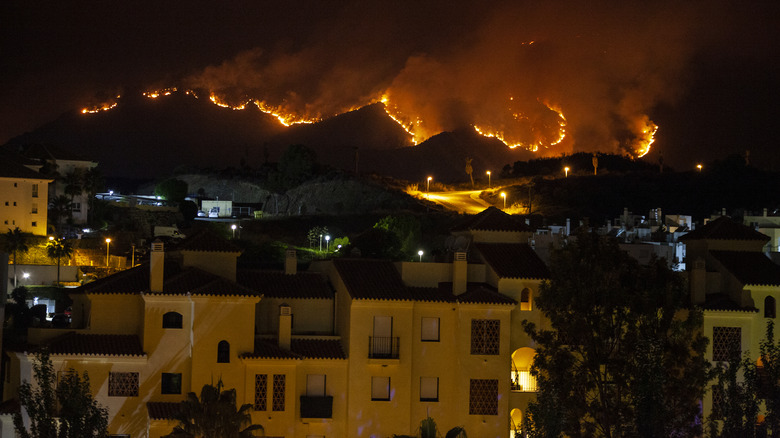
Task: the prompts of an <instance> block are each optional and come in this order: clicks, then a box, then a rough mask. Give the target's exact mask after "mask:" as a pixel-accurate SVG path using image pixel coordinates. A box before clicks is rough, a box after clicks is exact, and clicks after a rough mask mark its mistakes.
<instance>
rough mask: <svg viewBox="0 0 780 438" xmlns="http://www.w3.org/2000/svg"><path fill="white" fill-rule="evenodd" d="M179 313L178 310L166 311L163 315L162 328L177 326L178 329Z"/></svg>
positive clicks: (179, 325)
mask: <svg viewBox="0 0 780 438" xmlns="http://www.w3.org/2000/svg"><path fill="white" fill-rule="evenodd" d="M181 320H182V318H181V313H178V312H168V313H166V314H165V315H163V327H162V328H178V329H180V328H181V326H182V324H181Z"/></svg>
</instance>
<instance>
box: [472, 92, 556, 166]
mask: <svg viewBox="0 0 780 438" xmlns="http://www.w3.org/2000/svg"><path fill="white" fill-rule="evenodd" d="M509 101H510V102H513V101H514V97H510V98H509ZM539 103H541V104H542V105H544V106H545V107H546V108H547V109H548V110H549V111H550V112H552V113H555V116H554V119H555V123H556V125H557V127H556V128H551V127H549V126H548V125H549V123H550V122H549V119H546V120H547V123H545V120H534V121H532V120H530V119H529V117H528V116H527V115H525V114H524V113H523V112H519V111H513V108H512V106H511V103H510V106H509V107H508V108H507V110H508V111H510V113H511V117H508V119H509V122H508V123H507V125H504V129H496V128H493V127H491V126H485V125H482V126H480V125H478V124H474V125H472V126H473V127H474V130H475V131H476V132H477V133H478V134H479V135H482V136H484V137H488V138H496V139H498V140H500V141H501V142H502V143H504V144H505V145H507V146H508V147H509V148H510V149H515V148H518V147H521V148H523V149H527V150H529V151H531V152H537V151H538V150H539V148H548V147H550V146H555V145H557V144H559V143H560V142H562V141H563V139H564V138H566V117H565V116H564V115H563V111H562V110H561V109H560V108H559V107H558V106H557V105H551V104H549V103H547V102H541V101H540V102H539ZM520 122H522V124H524V125H530V127H527V128H525V129H526V130H527V131H529V132H527V133H525V134H526V135H527V136H528V135H530V136H532V137H533V139H532V140H530V141H529V140H522V139H518V138H517V137H521V138H522V134H523V129H521V126H520V125H521V123H520ZM514 125H517V126H514ZM550 131H554V132H555V133H554V137H553V138H550V137H549V135H546V134H548V132H550Z"/></svg>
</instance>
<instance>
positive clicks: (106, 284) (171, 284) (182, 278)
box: [71, 259, 260, 296]
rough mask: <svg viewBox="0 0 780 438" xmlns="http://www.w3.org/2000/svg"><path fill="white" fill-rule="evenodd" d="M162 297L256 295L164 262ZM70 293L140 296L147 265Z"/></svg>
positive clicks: (146, 288) (212, 276) (201, 272)
mask: <svg viewBox="0 0 780 438" xmlns="http://www.w3.org/2000/svg"><path fill="white" fill-rule="evenodd" d="M163 273H164V274H163V275H164V280H163V292H162V293H163V294H170V295H185V294H187V293H190V294H192V295H211V296H234V295H240V296H259V295H260V293H259V292H258V291H257V290H254V289H250V288H247V287H245V286H242V285H240V284H238V283H234V282H232V281H230V280H227V279H225V278H222V277H220V276H218V275H215V274H212V273H209V272H206V271H204V270H202V269H199V268H194V267H189V268H185V269H182V268H181V267H180V266H179V264H178V263H175V262H174V261H173V260H171V259H166V260H165V267H164V270H163ZM71 293H77V294H78V293H91V294H140V293H150V290H149V263H143V264H141V265H139V266H136V267H134V268H131V269H127V270H125V271H121V272H118V273H116V274H114V275H111V276H109V277H105V278H101V279H99V280H96V281H93V282H91V283H87V284H85V285H83V286H80V287H78V288H76V289H75V290H74V291H73V292H71Z"/></svg>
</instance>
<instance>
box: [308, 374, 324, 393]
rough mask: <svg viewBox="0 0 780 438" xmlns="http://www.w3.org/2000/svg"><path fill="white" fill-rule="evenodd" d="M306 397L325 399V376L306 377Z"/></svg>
mask: <svg viewBox="0 0 780 438" xmlns="http://www.w3.org/2000/svg"><path fill="white" fill-rule="evenodd" d="M306 395H307V396H309V397H325V374H308V375H306Z"/></svg>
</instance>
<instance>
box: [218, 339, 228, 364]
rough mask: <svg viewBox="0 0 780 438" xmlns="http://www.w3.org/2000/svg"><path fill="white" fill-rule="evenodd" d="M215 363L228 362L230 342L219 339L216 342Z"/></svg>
mask: <svg viewBox="0 0 780 438" xmlns="http://www.w3.org/2000/svg"><path fill="white" fill-rule="evenodd" d="M217 363H230V343H229V342H228V341H219V344H217Z"/></svg>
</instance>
